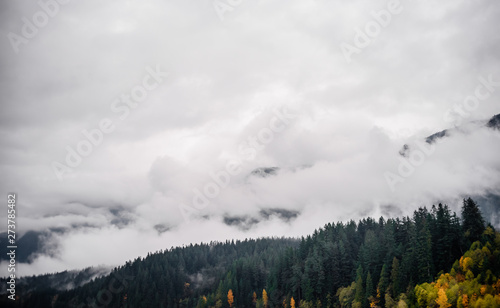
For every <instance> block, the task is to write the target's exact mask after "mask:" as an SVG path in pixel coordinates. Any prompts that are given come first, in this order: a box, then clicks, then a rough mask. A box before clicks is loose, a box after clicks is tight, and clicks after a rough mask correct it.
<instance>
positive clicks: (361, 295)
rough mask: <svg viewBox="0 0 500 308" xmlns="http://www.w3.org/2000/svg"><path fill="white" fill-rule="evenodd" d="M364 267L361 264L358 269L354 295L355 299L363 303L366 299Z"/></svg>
mask: <svg viewBox="0 0 500 308" xmlns="http://www.w3.org/2000/svg"><path fill="white" fill-rule="evenodd" d="M363 289H364V288H363V268H362V267H361V265H360V266H359V267H358V269H357V270H356V291H355V293H354V294H355V295H354V301H356V302H358V303H363V301H364V299H365V292H364V290H363Z"/></svg>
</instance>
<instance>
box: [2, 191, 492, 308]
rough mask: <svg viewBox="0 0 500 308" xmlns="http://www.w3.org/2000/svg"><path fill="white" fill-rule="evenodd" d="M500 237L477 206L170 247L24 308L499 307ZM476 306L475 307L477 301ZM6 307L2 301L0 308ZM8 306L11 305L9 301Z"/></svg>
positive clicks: (36, 296) (35, 294)
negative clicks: (297, 236) (291, 235)
mask: <svg viewBox="0 0 500 308" xmlns="http://www.w3.org/2000/svg"><path fill="white" fill-rule="evenodd" d="M499 278H500V234H499V233H497V232H496V231H495V230H494V228H493V227H492V226H488V225H486V224H485V222H484V219H483V217H482V216H481V213H480V211H479V208H478V206H477V204H476V203H475V202H474V201H473V200H472V199H470V198H469V199H467V200H464V203H463V207H462V212H461V217H459V216H457V215H456V214H455V213H452V212H451V211H450V209H449V208H448V207H447V206H446V205H442V204H439V205H437V206H432V207H431V208H430V209H427V208H419V209H418V210H416V211H415V212H414V214H413V216H412V217H402V218H396V219H387V220H386V219H384V218H380V219H378V220H375V219H372V218H366V219H363V220H361V221H359V222H357V223H356V222H354V221H350V222H348V223H339V222H338V223H329V224H327V225H325V226H324V227H323V228H321V229H318V230H316V231H315V232H314V233H313V234H312V235H310V236H307V237H304V238H302V239H301V240H294V239H284V238H279V239H278V238H273V239H258V240H245V241H236V242H234V241H231V242H229V241H227V242H225V243H210V244H201V245H190V246H188V247H182V248H173V249H170V250H165V251H158V252H156V253H152V254H149V255H148V256H147V257H146V258H144V259H140V258H139V259H136V260H134V261H129V262H127V263H126V264H125V265H124V266H121V267H119V268H116V269H114V270H113V271H112V273H111V274H110V275H107V276H104V277H101V278H98V279H94V280H93V281H91V282H90V283H88V284H86V285H84V286H82V287H79V288H76V289H73V290H69V291H56V290H53V289H45V290H38V291H32V292H29V293H28V294H23V295H22V300H21V302H22V304H23V305H22V306H23V307H421V306H429V307H450V306H453V307H476V306H477V307H498V306H500V295H499V292H500V280H499ZM473 305H476V306H473ZM2 307H3V306H2ZM6 307H7V306H6Z"/></svg>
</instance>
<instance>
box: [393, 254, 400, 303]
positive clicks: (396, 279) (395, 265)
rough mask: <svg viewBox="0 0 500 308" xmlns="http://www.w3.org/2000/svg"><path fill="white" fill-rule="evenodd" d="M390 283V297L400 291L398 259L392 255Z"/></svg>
mask: <svg viewBox="0 0 500 308" xmlns="http://www.w3.org/2000/svg"><path fill="white" fill-rule="evenodd" d="M391 285H392V297H396V296H398V295H399V293H400V292H401V289H400V286H399V260H398V259H397V258H396V257H394V259H393V260H392V269H391Z"/></svg>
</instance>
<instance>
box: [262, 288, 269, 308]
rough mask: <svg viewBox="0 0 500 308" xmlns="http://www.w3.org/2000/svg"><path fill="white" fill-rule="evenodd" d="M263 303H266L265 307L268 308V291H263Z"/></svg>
mask: <svg viewBox="0 0 500 308" xmlns="http://www.w3.org/2000/svg"><path fill="white" fill-rule="evenodd" d="M262 301H263V302H264V307H267V301H268V298H267V292H266V289H263V290H262Z"/></svg>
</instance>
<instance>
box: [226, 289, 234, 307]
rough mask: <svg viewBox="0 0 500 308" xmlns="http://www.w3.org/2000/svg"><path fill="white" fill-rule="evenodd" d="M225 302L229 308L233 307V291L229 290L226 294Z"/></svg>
mask: <svg viewBox="0 0 500 308" xmlns="http://www.w3.org/2000/svg"><path fill="white" fill-rule="evenodd" d="M227 302H228V304H229V307H233V303H234V296H233V290H231V289H229V291H228V292H227Z"/></svg>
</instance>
